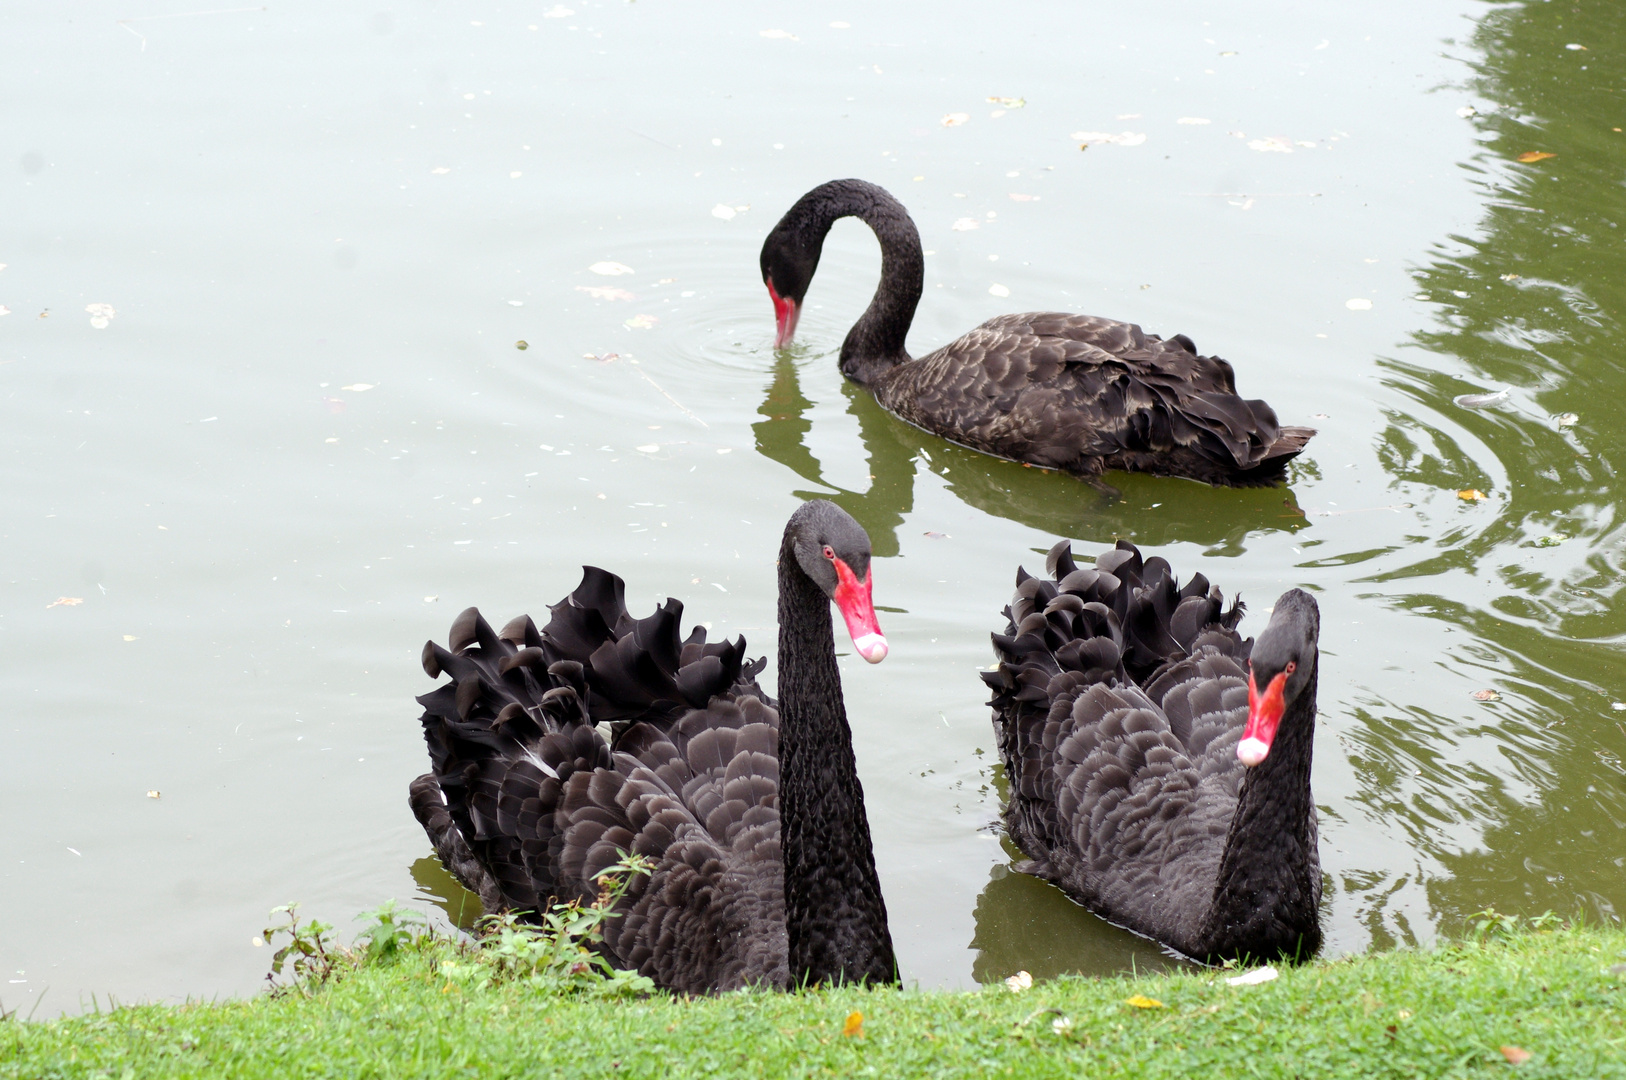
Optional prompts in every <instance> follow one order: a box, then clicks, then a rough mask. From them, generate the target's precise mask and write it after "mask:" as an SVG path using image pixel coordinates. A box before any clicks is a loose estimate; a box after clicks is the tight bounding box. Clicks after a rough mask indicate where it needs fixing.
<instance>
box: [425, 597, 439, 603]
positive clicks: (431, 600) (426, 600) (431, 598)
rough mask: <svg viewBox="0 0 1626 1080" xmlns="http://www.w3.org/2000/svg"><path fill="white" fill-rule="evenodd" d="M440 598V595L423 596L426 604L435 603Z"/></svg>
mask: <svg viewBox="0 0 1626 1080" xmlns="http://www.w3.org/2000/svg"><path fill="white" fill-rule="evenodd" d="M439 599H440V597H438V596H426V597H424V598H423V602H424V603H426V604H433V603H434V602H435V601H437V600H439Z"/></svg>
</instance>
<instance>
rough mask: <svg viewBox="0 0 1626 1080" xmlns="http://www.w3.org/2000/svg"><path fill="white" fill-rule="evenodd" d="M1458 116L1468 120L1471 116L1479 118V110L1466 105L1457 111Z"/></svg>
mask: <svg viewBox="0 0 1626 1080" xmlns="http://www.w3.org/2000/svg"><path fill="white" fill-rule="evenodd" d="M1457 115H1458V116H1460V117H1462V118H1463V119H1464V120H1466V119H1468V117H1470V116H1478V115H1479V110H1478V109H1476V108H1474V107H1473V106H1472V105H1464V106H1463V107H1462V108H1460V109H1458V110H1457Z"/></svg>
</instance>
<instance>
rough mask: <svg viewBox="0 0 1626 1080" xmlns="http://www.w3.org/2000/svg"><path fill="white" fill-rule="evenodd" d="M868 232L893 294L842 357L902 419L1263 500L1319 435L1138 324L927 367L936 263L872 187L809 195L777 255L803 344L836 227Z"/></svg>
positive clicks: (1050, 460) (1009, 329)
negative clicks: (924, 316) (928, 296)
mask: <svg viewBox="0 0 1626 1080" xmlns="http://www.w3.org/2000/svg"><path fill="white" fill-rule="evenodd" d="M843 217H857V218H860V219H861V220H863V221H864V222H865V223H866V224H868V225H869V226H870V227H871V228H872V229H873V230H874V231H875V234H876V236H877V238H878V239H879V240H880V242H881V283H880V286H879V287H878V288H877V290H876V293H875V298H874V299H873V300H872V301H871V302H870V306H869V308H868V309H867V310H866V311H865V312H864V314H863V315H862V316H861V317H860V318H859V320H858V322H857V323H856V324H854V326H853V328H852V329H851V330H850V331H849V332H848V334H847V338H846V340H845V341H844V342H843V343H842V346H841V370H842V372H843V373H844V374H845V375H846V376H847V377H848V378H850V379H853V380H854V381H855V382H858V383H859V384H861V385H863V386H865V387H868V388H869V389H870V390H871V392H873V393H874V394H875V397H876V400H877V401H879V402H880V403H881V405H882V406H883V407H884V408H886V409H888V410H889V411H891V412H893V413H895V414H897V415H898V416H899V417H901V418H903V419H904V420H907V421H909V422H910V423H911V424H914V425H916V426H918V427H921V428H924V429H925V430H927V431H930V432H932V433H934V434H937V435H941V436H942V437H943V438H945V439H949V440H951V441H953V442H957V443H960V444H961V445H964V446H968V447H971V448H972V449H974V450H980V451H982V452H983V453H987V454H994V455H996V456H999V457H1003V458H1009V459H1011V460H1013V461H1023V462H1027V463H1029V464H1033V465H1040V466H1043V467H1045V468H1050V469H1060V470H1062V471H1064V472H1069V473H1072V474H1074V475H1077V476H1081V477H1085V478H1089V479H1093V478H1095V477H1097V476H1098V475H1099V474H1100V473H1101V472H1103V471H1104V470H1107V469H1123V470H1128V471H1132V472H1146V473H1153V474H1156V475H1160V476H1185V477H1189V478H1191V479H1194V480H1201V481H1203V482H1205V483H1209V484H1222V485H1230V486H1238V487H1250V486H1257V485H1264V484H1273V483H1277V482H1279V481H1280V480H1281V479H1282V478H1283V475H1284V470H1285V468H1286V465H1287V462H1288V461H1289V460H1291V459H1292V458H1293V457H1294V456H1296V455H1297V454H1298V453H1299V452H1300V451H1301V450H1303V449H1304V444H1305V443H1306V442H1307V441H1308V440H1309V439H1310V437H1311V436H1312V435H1314V434H1315V431H1314V430H1313V429H1311V428H1303V427H1282V426H1281V425H1279V424H1278V423H1277V421H1276V413H1275V411H1274V410H1272V409H1271V407H1270V406H1269V405H1267V404H1265V403H1264V402H1263V401H1248V400H1244V399H1242V398H1241V397H1238V396H1237V392H1236V378H1235V374H1234V373H1233V372H1232V370H1231V365H1230V364H1228V363H1226V362H1225V361H1224V360H1221V359H1219V358H1218V357H1212V356H1199V355H1198V353H1197V348H1196V346H1195V345H1194V344H1192V341H1191V339H1190V338H1188V337H1186V336H1184V335H1176V336H1175V337H1172V338H1169V339H1167V340H1165V339H1163V338H1160V337H1158V336H1156V335H1155V334H1146V333H1143V332H1142V331H1141V328H1140V327H1138V326H1136V325H1134V324H1133V323H1124V322H1115V321H1113V320H1111V319H1101V318H1095V317H1093V316H1089V315H1072V314H1066V313H1062V312H1035V313H1030V314H1025V315H1002V316H1000V317H998V318H994V319H990V320H988V321H987V322H985V323H983V324H982V325H981V326H979V327H977V328H976V329H975V330H973V331H971V332H970V333H969V334H966V335H965V336H963V337H961V338H959V339H957V340H955V341H952V342H950V343H949V344H947V345H945V346H943V347H942V348H940V349H938V350H936V351H935V352H931V353H928V354H927V355H925V356H922V357H920V358H919V359H915V358H912V357H910V356H909V354H908V352H907V351H905V349H904V339H905V338H906V337H907V335H908V332H909V326H910V323H911V322H912V321H913V320H914V314H915V307H916V305H917V304H918V303H919V301H920V294H921V285H922V279H923V274H924V262H923V260H922V256H921V250H920V234H919V232H918V231H917V230H916V229H915V224H914V222H913V221H912V220H911V219H910V217H909V214H908V211H906V210H905V209H904V208H903V205H902V204H901V203H899V202H898V201H897V200H896V199H895V198H893V197H892V196H891V195H890V194H888V193H887V192H886V191H885V190H883V189H881V188H879V187H877V186H876V185H874V184H870V183H866V182H864V181H862V180H833V181H831V182H830V183H827V184H823V185H821V186H819V187H817V188H814V189H813V190H812V191H810V192H808V193H807V194H806V195H804V196H803V197H802V198H801V199H800V200H799V201H798V202H797V203H796V205H795V206H793V207H791V208H790V210H789V211H788V212H786V214H785V216H784V217H783V218H782V219H781V220H780V221H779V223H778V224H777V225H776V226H774V229H773V231H772V232H770V233H769V234H768V238H767V240H766V241H764V243H763V247H762V256H761V264H762V278H763V281H764V283H766V284H767V286H768V292H769V295H770V296H771V297H772V299H773V302H774V309H775V315H776V317H777V319H778V334H777V337H776V344H779V345H783V344H785V343H787V342H788V341H789V340H790V339H791V336H792V335H793V334H794V333H795V330H796V322H797V319H798V317H799V315H800V311H801V305H802V301H803V297H804V296H805V295H806V293H807V288H808V285H809V283H810V282H811V281H812V279H813V273H814V271H815V270H816V269H817V268H818V262H819V254H820V252H821V251H822V249H823V246H824V238H825V235H826V234H827V233H828V232H829V231H830V226H831V225H832V224H833V223H834V222H835V221H837V220H838V219H840V218H843Z"/></svg>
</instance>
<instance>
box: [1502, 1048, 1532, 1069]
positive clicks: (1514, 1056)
mask: <svg viewBox="0 0 1626 1080" xmlns="http://www.w3.org/2000/svg"><path fill="white" fill-rule="evenodd" d="M1497 1049H1498V1050H1500V1051H1501V1052H1502V1056H1503V1057H1505V1058H1507V1063H1508V1064H1509V1065H1523V1064H1524V1063H1525V1062H1527V1061H1529V1060H1530V1051H1528V1050H1526V1049H1524V1047H1522V1046H1499V1047H1497Z"/></svg>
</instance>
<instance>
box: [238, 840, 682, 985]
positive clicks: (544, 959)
mask: <svg viewBox="0 0 1626 1080" xmlns="http://www.w3.org/2000/svg"><path fill="white" fill-rule="evenodd" d="M649 872H650V864H649V862H648V860H647V859H644V858H642V857H640V856H637V855H626V856H623V857H622V859H621V861H619V862H617V863H616V864H615V865H614V866H610V867H607V868H606V869H604V870H602V871H600V873H599V874H598V875H597V878H596V879H595V880H597V881H598V883H599V893H598V896H597V897H595V898H594V899H593V901H592V902H591V903H588V904H583V903H581V902H579V901H574V900H573V901H571V902H569V903H565V904H554V905H553V906H552V907H550V908H549V909H548V910H547V911H545V912H543V913H542V915H541V917H540V919H539V920H538V922H537V923H534V924H533V923H531V922H528V921H526V919H525V916H527V915H529V913H528V912H518V913H515V912H509V913H506V914H502V915H488V916H486V917H485V918H483V919H481V920H480V923H479V927H478V930H477V935H478V936H477V937H476V938H475V939H474V940H473V941H468V940H466V939H464V938H462V937H461V936H459V935H456V934H455V933H442V932H438V931H436V930H434V929H432V928H431V927H430V926H429V925H428V923H427V922H425V920H424V918H423V917H422V916H421V915H418V914H417V913H416V912H413V911H410V910H406V909H403V908H401V907H398V906H397V905H396V903H395V901H393V900H390V901H387V902H386V903H384V904H383V905H382V906H380V907H378V908H375V909H374V910H372V911H367V912H363V913H362V914H360V915H358V916H356V918H357V919H360V920H366V921H367V922H368V925H367V926H366V927H365V928H364V929H363V930H362V931H361V932H360V933H359V934H357V935H356V939H355V941H354V942H352V943H351V945H350V946H349V947H348V948H347V947H345V946H342V945H339V944H338V943H336V942H335V941H334V940H333V938H332V932H333V927H332V926H331V925H329V924H327V923H324V922H319V921H317V920H314V919H312V920H309V921H307V922H304V923H301V922H300V919H299V912H298V908H299V905H298V904H284V905H283V906H281V907H279V908H275V909H273V910H272V912H271V915H272V917H273V918H275V917H276V916H278V915H282V916H284V917H285V918H286V919H287V924H286V925H274V926H269V927H267V928H266V929H265V931H264V940H265V942H266V943H267V944H274V943H275V942H276V939H277V938H279V937H281V936H284V935H286V936H287V938H288V939H289V940H288V942H287V944H285V945H283V946H282V947H281V948H280V949H278V950H277V951H276V953H275V954H274V955H273V956H272V958H271V971H270V973H269V974H267V975H266V981H267V982H269V983H270V984H271V988H272V989H271V993H272V995H273V996H282V995H286V994H289V993H299V994H302V995H304V996H307V997H308V996H310V995H311V994H312V993H313V992H314V991H315V989H316V988H318V987H320V986H322V985H324V984H326V983H329V982H332V981H334V980H336V979H338V978H339V977H340V976H342V975H343V974H344V973H345V972H347V971H350V970H353V969H357V968H366V967H379V966H385V965H389V964H393V963H396V962H397V961H399V960H401V959H402V958H404V957H406V956H408V955H410V954H418V953H421V954H426V955H430V956H431V958H432V959H435V960H438V966H437V970H438V971H439V972H440V974H441V975H443V976H444V977H445V979H446V989H447V990H452V989H480V988H484V987H487V986H492V985H496V984H500V983H505V982H525V983H529V984H534V985H537V986H539V987H542V988H545V989H548V990H555V991H560V992H570V991H587V992H591V993H594V994H597V995H604V996H611V997H621V996H628V995H639V994H647V993H649V992H651V991H652V990H654V989H655V984H654V983H653V982H652V981H651V980H650V979H648V978H646V977H644V976H642V975H639V974H638V973H636V972H633V971H622V970H619V969H617V968H616V967H614V966H613V965H612V964H611V963H610V961H609V960H608V959H607V958H606V957H605V956H604V954H603V953H602V952H601V951H600V949H599V946H600V945H602V944H603V941H604V925H605V923H606V922H607V921H608V920H610V919H614V918H618V917H619V916H620V913H619V912H617V911H615V910H614V909H615V906H616V904H617V903H618V902H619V901H620V900H621V898H622V897H624V896H625V895H626V894H627V890H628V889H629V888H630V887H631V883H632V875H634V874H648V873H649ZM285 971H286V972H287V973H288V975H289V981H288V982H286V983H278V982H277V976H279V975H282V974H284V972H285Z"/></svg>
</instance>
